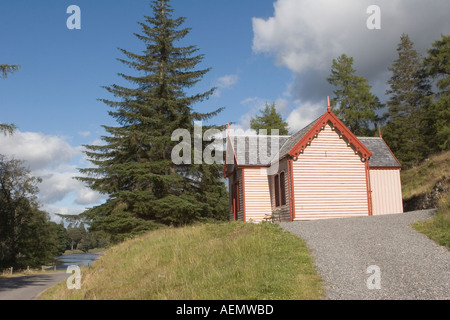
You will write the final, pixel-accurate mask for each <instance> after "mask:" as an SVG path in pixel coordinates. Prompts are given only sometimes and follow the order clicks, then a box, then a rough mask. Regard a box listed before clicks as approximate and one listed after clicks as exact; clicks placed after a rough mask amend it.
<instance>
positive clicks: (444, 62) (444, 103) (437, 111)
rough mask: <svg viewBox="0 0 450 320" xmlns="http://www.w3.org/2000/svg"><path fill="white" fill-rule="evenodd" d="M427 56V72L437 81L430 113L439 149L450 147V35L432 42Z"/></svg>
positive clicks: (436, 144)
mask: <svg viewBox="0 0 450 320" xmlns="http://www.w3.org/2000/svg"><path fill="white" fill-rule="evenodd" d="M427 52H428V56H427V57H426V58H425V67H426V72H427V74H428V75H429V76H431V77H432V78H433V79H434V80H435V81H436V87H437V92H436V93H435V94H434V95H433V101H432V105H431V107H430V115H431V116H432V117H433V119H432V120H434V121H433V129H434V131H435V133H436V141H435V142H436V143H435V144H434V145H435V146H437V148H436V149H437V150H448V149H449V148H450V35H441V39H440V40H436V41H435V42H433V43H432V47H431V48H430V49H428V50H427Z"/></svg>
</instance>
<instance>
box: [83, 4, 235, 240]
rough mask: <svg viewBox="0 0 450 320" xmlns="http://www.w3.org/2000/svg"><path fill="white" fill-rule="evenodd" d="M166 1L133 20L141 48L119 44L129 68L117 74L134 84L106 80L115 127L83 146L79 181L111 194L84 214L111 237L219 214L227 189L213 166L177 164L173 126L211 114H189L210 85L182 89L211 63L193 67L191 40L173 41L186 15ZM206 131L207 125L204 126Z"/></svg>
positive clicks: (197, 59)
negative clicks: (86, 162) (85, 161)
mask: <svg viewBox="0 0 450 320" xmlns="http://www.w3.org/2000/svg"><path fill="white" fill-rule="evenodd" d="M167 2H168V1H164V0H157V1H153V2H152V4H151V7H152V9H153V16H151V17H149V16H146V17H145V22H143V23H139V24H140V26H141V27H142V33H141V34H135V35H136V37H137V38H138V39H139V40H140V41H142V42H143V43H144V44H145V49H144V51H143V52H142V54H136V53H132V52H130V51H127V50H125V49H121V52H122V53H123V54H124V55H125V56H126V57H127V59H119V61H121V62H122V63H124V64H126V65H127V66H129V67H130V68H131V69H133V70H134V71H135V75H125V74H120V76H121V77H122V78H124V79H125V80H127V81H128V82H129V83H131V84H132V85H133V86H131V87H124V86H119V85H111V86H109V87H106V89H107V90H108V92H110V93H111V94H113V95H114V96H115V97H117V98H118V100H117V101H112V100H107V99H103V100H102V101H103V102H104V103H106V104H107V105H108V106H110V107H111V108H112V110H111V111H110V112H109V114H110V116H112V117H113V118H114V119H115V120H116V121H117V122H118V124H119V126H118V127H110V126H104V128H105V130H106V132H107V133H108V135H107V136H104V137H102V139H103V141H104V144H103V145H89V146H85V147H86V149H87V151H86V155H87V156H88V157H89V158H90V161H91V162H92V164H94V165H95V167H94V168H87V169H81V170H80V172H81V173H82V174H83V176H82V177H79V178H78V179H79V180H81V181H84V182H85V183H87V185H88V186H89V187H91V188H92V189H94V190H97V191H99V192H101V193H103V194H107V195H108V196H109V199H108V200H107V202H106V203H105V204H103V205H100V206H98V207H94V208H92V209H90V210H88V211H87V212H86V216H87V217H88V218H90V219H91V221H90V225H91V228H92V230H93V231H98V230H102V231H104V232H106V233H108V234H110V235H111V237H112V238H111V240H112V241H114V242H115V241H121V240H123V239H125V238H127V237H128V236H130V235H134V234H139V233H142V232H145V231H147V230H152V229H155V228H158V227H160V226H161V225H175V226H178V225H183V224H187V223H191V222H194V221H198V220H202V219H205V218H223V217H224V216H226V214H225V213H226V212H227V210H228V209H227V191H226V189H225V185H224V184H223V182H222V181H221V176H220V174H221V167H220V166H218V165H210V166H207V165H191V164H180V165H175V164H174V163H173V162H172V160H171V151H172V148H173V147H174V146H175V145H176V144H177V142H174V141H171V135H172V132H173V131H174V130H176V129H187V130H188V131H189V132H193V128H194V121H196V120H198V121H201V120H207V119H209V118H211V117H213V116H214V115H216V114H217V113H218V112H220V111H221V110H222V109H218V110H215V111H213V112H210V113H199V112H194V110H193V106H194V105H195V103H197V102H200V101H203V100H205V99H207V98H208V97H209V96H210V95H211V94H212V93H213V92H214V88H213V89H211V90H208V91H206V92H203V93H198V94H194V95H188V94H187V93H186V89H190V88H192V87H193V86H194V85H195V84H196V83H197V82H199V81H200V80H201V78H202V77H203V76H204V75H205V74H206V73H207V72H208V71H209V69H203V70H196V66H197V65H198V64H199V63H200V62H201V61H202V59H203V56H202V55H199V54H197V51H198V49H197V48H196V47H195V46H184V47H177V46H176V43H177V42H178V41H180V40H182V39H183V38H184V37H185V36H186V35H187V34H188V33H189V30H190V29H188V28H181V26H182V24H183V23H184V21H185V18H172V11H173V10H172V9H171V7H170V6H169V5H168V3H167ZM203 128H204V129H205V130H207V129H209V128H211V126H209V127H203Z"/></svg>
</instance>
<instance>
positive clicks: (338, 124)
mask: <svg viewBox="0 0 450 320" xmlns="http://www.w3.org/2000/svg"><path fill="white" fill-rule="evenodd" d="M327 124H330V125H331V126H333V127H334V129H337V130H336V131H337V132H338V133H339V136H341V137H345V138H346V139H347V141H348V143H350V144H351V145H353V146H354V148H355V150H356V151H358V152H359V153H360V154H361V157H362V158H363V159H368V158H369V157H370V156H372V153H371V152H370V150H369V149H367V147H366V146H365V145H364V144H363V143H362V142H361V141H359V139H358V138H356V136H355V135H354V134H353V133H352V132H351V131H350V130H349V129H348V128H347V127H346V126H345V124H343V123H342V121H341V120H339V119H338V117H336V115H335V114H334V113H333V112H331V109H330V107H328V110H327V112H325V113H324V114H323V115H322V116H321V117H320V118H319V119H318V120H317V121H316V123H314V124H313V125H311V124H310V125H309V126H310V128H309V130H308V131H307V132H306V133H305V134H304V135H303V136H301V137H299V136H297V137H296V138H295V141H296V144H295V146H294V147H293V148H292V149H291V150H290V151H289V152H288V154H289V155H290V156H291V157H294V158H295V157H298V156H299V155H300V154H301V153H302V152H303V150H305V148H306V147H307V146H308V144H309V143H310V142H312V140H313V139H314V137H315V136H316V135H317V134H319V132H320V131H321V130H322V128H323V127H325V126H326V125H327ZM305 129H306V128H305ZM300 131H303V129H302V130H300ZM294 136H295V135H294ZM294 136H292V137H293V139H294ZM292 143H293V142H292Z"/></svg>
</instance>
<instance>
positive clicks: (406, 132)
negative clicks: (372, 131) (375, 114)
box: [383, 34, 431, 167]
mask: <svg viewBox="0 0 450 320" xmlns="http://www.w3.org/2000/svg"><path fill="white" fill-rule="evenodd" d="M397 53H398V58H397V59H396V60H395V61H394V63H393V64H392V66H391V67H390V68H389V71H391V72H392V76H391V78H390V79H389V80H388V82H387V83H388V84H389V86H390V87H389V89H388V90H387V91H386V94H387V95H390V99H389V100H388V102H387V103H386V105H387V106H388V112H387V114H386V116H387V117H388V119H389V121H388V123H387V124H386V126H385V127H384V128H383V137H384V139H385V140H386V142H387V144H388V145H389V147H390V148H391V150H392V151H393V152H394V154H396V155H397V158H398V159H399V161H400V163H402V164H403V165H404V166H406V167H409V166H412V165H414V164H417V163H418V162H420V161H421V160H423V159H424V158H425V157H426V156H427V155H428V154H429V152H430V150H429V147H428V144H427V141H426V138H427V137H426V136H427V132H428V131H429V130H428V121H427V119H426V117H427V114H428V113H429V110H428V105H429V99H428V97H429V95H430V90H431V89H430V88H431V86H430V83H429V81H428V79H427V77H426V76H424V72H423V67H422V58H421V57H420V55H419V54H418V53H417V51H416V50H415V49H414V43H413V42H412V41H411V40H410V38H409V36H408V35H406V34H403V35H402V36H401V37H400V43H399V44H398V47H397Z"/></svg>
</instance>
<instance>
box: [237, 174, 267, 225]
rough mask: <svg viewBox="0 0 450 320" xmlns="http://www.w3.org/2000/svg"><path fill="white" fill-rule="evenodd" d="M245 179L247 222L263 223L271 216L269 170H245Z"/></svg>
mask: <svg viewBox="0 0 450 320" xmlns="http://www.w3.org/2000/svg"><path fill="white" fill-rule="evenodd" d="M243 170H244V173H245V174H244V177H245V190H244V191H245V196H244V199H245V221H247V222H261V221H263V219H264V216H265V215H266V214H271V213H272V211H271V203H270V191H269V180H268V177H267V168H264V167H256V168H249V167H246V168H243Z"/></svg>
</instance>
